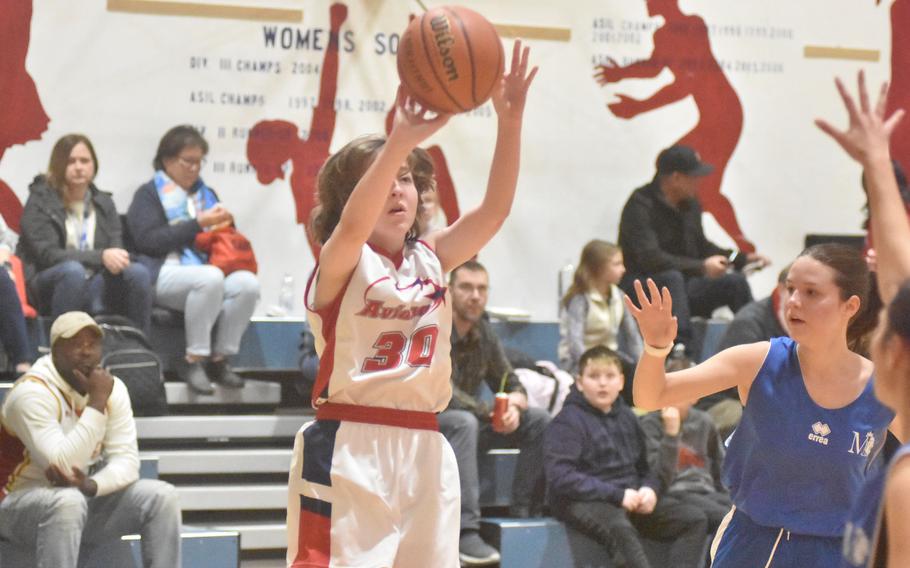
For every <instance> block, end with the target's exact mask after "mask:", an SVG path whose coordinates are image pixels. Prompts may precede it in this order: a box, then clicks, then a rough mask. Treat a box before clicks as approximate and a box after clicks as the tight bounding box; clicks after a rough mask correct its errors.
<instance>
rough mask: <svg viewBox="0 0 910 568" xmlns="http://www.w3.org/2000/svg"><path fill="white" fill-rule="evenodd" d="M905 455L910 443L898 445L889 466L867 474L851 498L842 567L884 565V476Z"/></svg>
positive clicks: (885, 539)
mask: <svg viewBox="0 0 910 568" xmlns="http://www.w3.org/2000/svg"><path fill="white" fill-rule="evenodd" d="M908 455H910V444H907V445H904V446H901V448H900V449H899V450H898V451H897V452H896V453H895V454H894V457H892V458H891V462H890V463H889V465H888V467H883V468H880V469H879V470H878V471H876V472H875V473H874V474H871V475H870V476H869V478H868V479H867V480H866V484H865V485H863V488H862V490H861V491H860V492H859V495H857V497H856V499H855V500H854V501H853V509H852V510H851V511H850V516H849V517H848V519H847V526H846V528H845V529H844V547H843V552H844V557H843V562H842V564H841V566H843V567H844V568H847V567H849V568H859V567H865V566H884V565H885V557H884V554H885V552H886V551H887V539H888V535H887V534H884V533H883V531H882V522H881V519H882V516H883V515H884V510H885V508H884V507H883V506H882V497H883V495H884V494H885V480H886V479H887V478H888V472H889V471H890V470H891V468H892V467H894V464H896V463H897V462H898V461H899V460H900V459H901V458H903V457H905V456H908ZM870 560H871V561H872V562H870Z"/></svg>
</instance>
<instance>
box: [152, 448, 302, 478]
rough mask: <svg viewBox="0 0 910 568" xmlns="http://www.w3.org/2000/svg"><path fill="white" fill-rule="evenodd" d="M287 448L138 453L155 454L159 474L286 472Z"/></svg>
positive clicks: (288, 453) (287, 463)
mask: <svg viewBox="0 0 910 568" xmlns="http://www.w3.org/2000/svg"><path fill="white" fill-rule="evenodd" d="M291 454H292V451H291V450H290V449H286V450H281V449H238V450H160V451H159V450H155V451H149V452H140V457H143V458H144V457H149V458H158V473H159V474H160V475H198V474H206V473H218V474H235V473H287V472H288V468H289V467H290V465H291Z"/></svg>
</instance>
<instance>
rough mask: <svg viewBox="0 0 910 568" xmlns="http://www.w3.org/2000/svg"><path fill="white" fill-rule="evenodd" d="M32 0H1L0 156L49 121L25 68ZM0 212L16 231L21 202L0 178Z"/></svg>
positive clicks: (38, 134)
mask: <svg viewBox="0 0 910 568" xmlns="http://www.w3.org/2000/svg"><path fill="white" fill-rule="evenodd" d="M31 23H32V0H4V2H3V17H0V159H2V158H3V154H4V153H6V150H7V149H8V148H11V147H12V146H15V145H16V144H25V143H26V142H28V141H29V140H38V139H40V138H41V134H42V133H43V132H44V131H45V130H47V123H48V122H49V121H50V119H49V118H48V116H47V114H46V113H45V112H44V107H43V106H42V105H41V99H39V98H38V90H37V89H36V88H35V82H34V81H33V80H32V78H31V76H30V75H29V74H28V71H26V70H25V56H26V54H27V53H28V43H29V34H30V31H31ZM0 215H3V218H4V219H5V220H6V223H7V224H8V225H9V226H10V227H12V229H13V230H14V231H16V232H19V217H21V216H22V203H21V202H20V201H19V198H18V197H17V196H16V194H15V193H13V190H12V188H10V186H8V185H7V184H6V183H5V182H4V181H3V180H0Z"/></svg>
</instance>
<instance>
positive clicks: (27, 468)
mask: <svg viewBox="0 0 910 568" xmlns="http://www.w3.org/2000/svg"><path fill="white" fill-rule="evenodd" d="M101 337H102V331H101V328H100V327H99V326H98V324H97V323H95V321H94V320H93V319H92V318H91V316H89V315H88V314H86V313H84V312H67V313H65V314H62V315H61V316H60V317H58V318H57V320H56V321H54V324H53V325H52V326H51V333H50V341H51V354H50V355H45V356H44V357H42V358H41V359H39V360H38V361H37V362H36V363H35V364H34V365H33V366H32V368H31V369H29V370H28V372H27V373H26V374H25V375H23V376H22V377H21V378H20V379H19V380H18V381H16V383H15V385H14V386H13V388H12V390H10V392H9V393H8V394H7V396H6V399H5V400H4V402H3V406H2V408H0V426H2V428H0V536H2V537H3V538H4V539H6V540H9V541H10V542H12V543H15V544H16V545H17V546H20V547H26V548H31V549H33V550H35V560H36V565H37V566H39V567H43V566H48V567H51V566H53V567H54V568H69V567H72V568H75V567H76V564H77V559H78V556H79V547H80V544H81V543H93V542H98V541H102V540H106V539H109V538H111V537H116V536H118V535H123V534H131V533H139V534H140V535H142V557H143V562H144V565H145V567H146V568H165V567H166V568H173V567H175V566H177V567H179V566H180V523H181V517H180V508H179V505H178V501H177V496H176V493H175V491H174V487H173V486H172V485H170V484H168V483H164V482H162V481H157V480H147V479H139V455H138V451H137V444H136V424H135V422H134V421H133V412H132V409H131V407H130V399H129V394H128V393H127V390H126V386H124V384H123V382H122V381H121V380H120V379H118V378H116V377H114V376H111V375H110V374H109V373H108V372H107V371H105V370H104V369H102V368H101V367H100V366H99V363H100V362H101Z"/></svg>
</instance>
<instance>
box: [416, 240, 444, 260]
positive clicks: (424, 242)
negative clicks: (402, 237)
mask: <svg viewBox="0 0 910 568" xmlns="http://www.w3.org/2000/svg"><path fill="white" fill-rule="evenodd" d="M414 242H416V243H420V244H422V245H423V246H425V247H427V248H428V249H430V252H432V253H433V254H434V255H435V256H436V258H437V259H438V258H439V255H437V254H436V249H434V248H433V247H431V246H430V243H428V242H426V241H425V240H423V239H417V240H416V241H414Z"/></svg>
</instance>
